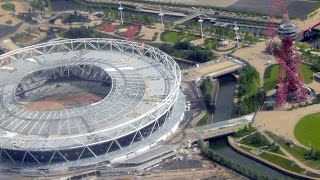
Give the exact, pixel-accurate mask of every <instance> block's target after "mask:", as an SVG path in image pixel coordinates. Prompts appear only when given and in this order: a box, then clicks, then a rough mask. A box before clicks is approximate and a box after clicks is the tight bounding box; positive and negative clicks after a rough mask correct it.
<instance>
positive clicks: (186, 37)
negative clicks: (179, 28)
mask: <svg viewBox="0 0 320 180" xmlns="http://www.w3.org/2000/svg"><path fill="white" fill-rule="evenodd" d="M199 38H200V37H198V36H195V35H191V34H186V33H180V32H173V31H165V32H163V33H162V34H161V41H164V42H170V43H177V42H181V41H186V42H190V41H192V40H195V39H199Z"/></svg>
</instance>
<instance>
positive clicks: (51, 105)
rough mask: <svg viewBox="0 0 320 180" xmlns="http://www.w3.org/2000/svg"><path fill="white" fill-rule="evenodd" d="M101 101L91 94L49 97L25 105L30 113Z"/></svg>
mask: <svg viewBox="0 0 320 180" xmlns="http://www.w3.org/2000/svg"><path fill="white" fill-rule="evenodd" d="M100 100H102V98H101V97H99V96H97V95H95V94H91V93H74V94H66V95H60V96H51V97H46V98H44V99H41V100H40V101H37V102H32V103H28V104H25V105H24V107H25V108H26V109H29V110H31V111H48V110H61V109H64V108H66V107H70V106H77V105H82V104H91V103H95V102H98V101H100Z"/></svg>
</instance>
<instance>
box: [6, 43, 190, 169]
mask: <svg viewBox="0 0 320 180" xmlns="http://www.w3.org/2000/svg"><path fill="white" fill-rule="evenodd" d="M180 81H181V74H180V69H179V67H178V65H177V64H176V63H175V62H174V60H173V59H172V58H171V57H170V56H168V55H167V54H165V53H163V52H162V51H160V50H158V49H156V48H153V47H151V46H148V45H145V44H141V43H136V42H130V41H125V40H115V39H92V38H90V39H68V40H57V41H52V42H48V43H43V44H38V45H34V46H29V47H26V48H21V49H18V50H15V51H11V52H8V53H6V54H3V55H1V56H0V101H1V102H0V148H1V159H2V161H1V163H0V166H1V167H20V168H33V167H37V168H39V167H50V168H51V167H53V168H66V167H71V166H73V167H74V166H80V165H84V164H87V165H90V164H97V163H103V162H105V163H110V164H112V163H115V162H120V161H123V160H125V159H127V158H130V157H133V156H136V155H138V154H141V153H143V152H146V151H147V150H148V149H150V148H152V147H154V146H156V145H157V143H159V142H160V141H163V140H164V139H166V138H167V137H168V136H169V135H170V134H171V133H173V132H174V131H176V130H177V128H178V126H179V123H180V121H181V120H182V118H183V113H184V110H185V98H184V95H183V94H182V93H180Z"/></svg>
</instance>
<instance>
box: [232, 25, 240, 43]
mask: <svg viewBox="0 0 320 180" xmlns="http://www.w3.org/2000/svg"><path fill="white" fill-rule="evenodd" d="M233 30H234V31H236V40H237V46H238V47H240V45H239V36H238V31H239V27H238V26H237V22H234V28H233Z"/></svg>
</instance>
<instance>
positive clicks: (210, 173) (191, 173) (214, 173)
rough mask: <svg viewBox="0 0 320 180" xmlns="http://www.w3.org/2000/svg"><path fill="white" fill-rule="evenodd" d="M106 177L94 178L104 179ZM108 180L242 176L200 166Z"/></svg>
mask: <svg viewBox="0 0 320 180" xmlns="http://www.w3.org/2000/svg"><path fill="white" fill-rule="evenodd" d="M105 178H106V177H101V178H96V179H99V180H100V179H101V180H102V179H105ZM107 179H109V180H135V179H144V180H195V179H232V180H243V179H245V178H243V177H242V176H239V175H237V174H234V173H233V172H230V171H228V170H226V169H225V168H223V167H216V168H202V169H193V170H192V169H185V170H174V171H161V172H155V173H150V174H148V175H143V176H138V175H136V176H117V177H108V178H107Z"/></svg>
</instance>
